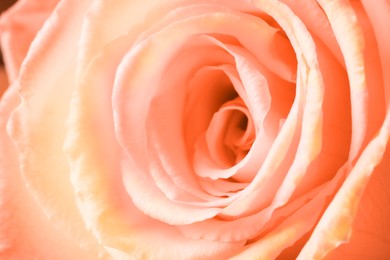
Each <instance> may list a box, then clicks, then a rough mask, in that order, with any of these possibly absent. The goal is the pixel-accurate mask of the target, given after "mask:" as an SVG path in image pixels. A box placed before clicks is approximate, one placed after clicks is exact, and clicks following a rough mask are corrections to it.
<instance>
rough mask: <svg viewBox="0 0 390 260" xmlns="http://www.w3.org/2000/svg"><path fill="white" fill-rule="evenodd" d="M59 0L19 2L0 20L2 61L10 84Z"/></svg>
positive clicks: (24, 0) (27, 0) (25, 0)
mask: <svg viewBox="0 0 390 260" xmlns="http://www.w3.org/2000/svg"><path fill="white" fill-rule="evenodd" d="M58 2H59V0H42V1H32V0H19V1H17V3H16V4H15V5H13V6H12V7H11V8H10V9H9V10H7V11H6V12H5V13H4V14H2V16H1V19H0V34H1V37H0V39H1V45H2V48H3V50H4V53H3V55H4V56H3V59H4V60H5V64H6V69H7V73H8V77H9V80H10V82H13V81H14V80H15V79H16V77H17V76H18V74H19V69H20V66H21V64H22V61H23V60H24V58H25V57H26V54H27V51H28V48H29V47H30V44H31V42H32V40H33V39H34V38H35V36H36V34H37V32H38V30H39V29H41V27H42V25H43V23H44V22H45V21H46V19H47V18H48V17H49V15H50V13H51V12H52V11H53V9H54V7H55V6H56V5H57V3H58Z"/></svg>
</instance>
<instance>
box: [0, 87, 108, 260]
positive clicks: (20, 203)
mask: <svg viewBox="0 0 390 260" xmlns="http://www.w3.org/2000/svg"><path fill="white" fill-rule="evenodd" d="M15 90H16V88H12V89H10V90H9V91H7V93H6V94H5V95H4V96H3V97H2V100H1V105H0V129H1V135H0V147H1V149H0V164H1V166H2V167H1V169H0V197H1V201H0V230H1V232H0V257H1V258H2V259H28V258H32V257H33V258H39V259H43V258H49V259H61V258H69V259H71V258H74V256H77V257H82V258H83V259H96V257H97V256H100V257H101V258H103V257H104V255H103V254H101V255H99V253H98V252H99V249H98V246H97V245H95V246H94V247H91V244H90V242H89V241H88V236H86V235H85V234H82V232H80V231H81V230H74V232H77V233H73V232H72V233H71V234H69V233H68V234H64V233H63V232H62V231H63V230H59V229H57V226H56V225H58V224H59V223H58V222H57V223H52V222H51V219H49V218H47V216H46V215H44V214H43V211H42V208H41V206H40V205H38V204H37V203H36V201H35V200H34V198H33V197H32V196H31V193H30V189H29V187H28V186H27V187H26V185H25V183H24V179H23V178H22V176H21V175H20V169H19V168H20V165H19V160H18V152H17V150H16V149H15V147H14V145H13V144H12V142H11V140H10V138H9V137H8V136H7V135H6V129H5V128H6V122H7V120H8V117H9V114H10V113H11V112H12V110H13V109H14V107H15V106H16V105H18V104H19V98H18V96H17V93H16V91H15ZM62 228H64V227H62ZM75 237H77V241H75Z"/></svg>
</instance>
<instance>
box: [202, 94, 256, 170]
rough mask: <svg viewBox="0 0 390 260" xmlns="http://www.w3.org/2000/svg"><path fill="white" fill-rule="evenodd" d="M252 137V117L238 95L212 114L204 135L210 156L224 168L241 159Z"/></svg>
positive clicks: (253, 131)
mask: <svg viewBox="0 0 390 260" xmlns="http://www.w3.org/2000/svg"><path fill="white" fill-rule="evenodd" d="M254 137H255V129H254V126H253V122H252V118H251V116H250V114H249V111H248V108H247V107H246V106H245V104H244V102H243V101H242V99H241V98H240V97H237V98H235V99H234V100H232V101H229V102H227V103H226V104H225V105H224V106H223V107H222V108H221V109H220V110H219V111H218V112H217V113H215V114H214V116H213V118H212V120H211V123H210V126H209V128H208V130H207V132H206V136H205V138H206V143H207V147H208V150H209V152H210V156H211V157H212V158H213V160H214V161H215V162H216V163H217V164H218V165H220V166H221V167H225V168H228V167H231V166H233V165H235V164H237V162H239V161H241V159H242V158H243V157H244V156H245V155H246V154H247V153H248V151H249V149H250V147H251V145H252V143H253V140H254Z"/></svg>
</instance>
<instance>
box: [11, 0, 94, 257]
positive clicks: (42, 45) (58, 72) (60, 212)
mask: <svg viewBox="0 0 390 260" xmlns="http://www.w3.org/2000/svg"><path fill="white" fill-rule="evenodd" d="M88 7H89V1H77V0H66V1H63V2H61V4H59V5H58V6H57V9H56V10H55V12H54V13H53V14H52V15H51V16H50V18H49V20H48V21H47V22H46V24H45V26H44V28H43V29H42V31H41V33H40V34H39V35H38V37H37V38H35V40H34V42H33V43H32V45H31V48H30V50H29V53H28V54H27V57H26V60H25V63H24V64H25V65H24V66H23V68H22V70H21V73H20V77H19V79H18V84H19V85H18V87H20V93H19V94H20V96H21V97H22V102H21V104H20V105H19V106H18V107H17V109H16V110H15V111H14V113H13V116H12V117H11V120H10V124H9V131H10V134H11V138H12V140H13V141H14V143H15V145H16V147H17V150H18V152H19V159H20V162H19V164H20V167H21V172H22V176H23V178H24V180H25V181H26V183H27V186H28V188H29V190H30V191H31V193H32V195H33V197H34V198H35V199H37V201H38V203H39V204H40V206H41V207H42V209H43V211H44V213H45V214H46V215H47V216H48V217H49V218H50V219H51V220H52V221H53V223H55V225H56V226H57V227H58V228H60V229H61V231H63V232H64V233H65V234H68V235H70V236H72V238H73V239H74V240H75V241H77V243H79V244H80V245H82V246H83V247H85V248H87V249H88V250H90V251H91V252H95V253H96V255H97V254H98V252H99V250H100V249H99V246H98V245H97V243H96V241H95V239H94V238H92V237H91V235H90V234H89V233H88V231H87V230H86V227H85V224H84V223H83V221H82V219H81V216H80V213H79V210H78V208H77V206H76V203H75V198H74V192H73V189H72V186H71V184H70V181H69V167H68V164H67V160H66V157H65V155H64V154H63V152H62V145H63V142H64V132H65V129H64V121H65V117H66V114H67V112H68V106H69V100H70V95H71V92H72V89H73V79H74V73H72V72H71V71H72V70H74V69H73V68H75V66H76V59H75V56H76V55H75V53H76V50H77V39H78V38H79V37H80V36H79V35H80V27H81V26H80V24H81V21H82V19H83V17H84V14H85V11H86V9H87V8H88ZM64 50H67V51H68V53H67V54H66V55H64Z"/></svg>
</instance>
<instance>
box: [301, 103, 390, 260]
mask: <svg viewBox="0 0 390 260" xmlns="http://www.w3.org/2000/svg"><path fill="white" fill-rule="evenodd" d="M388 112H390V111H389V110H388ZM389 139H390V113H388V114H387V117H386V119H385V122H384V123H383V125H382V128H381V130H380V132H379V133H378V135H377V136H376V137H375V138H374V139H373V140H372V141H371V142H370V143H369V145H368V146H367V148H365V150H364V151H363V153H362V155H361V156H360V157H359V159H358V161H357V162H356V164H355V166H354V167H353V169H352V171H351V172H350V173H349V175H348V177H347V179H346V180H345V181H344V183H343V185H342V187H341V188H340V189H339V190H338V192H337V194H336V196H335V198H334V199H333V200H332V202H331V204H330V205H329V206H328V208H327V209H326V211H325V213H324V214H323V216H322V217H321V220H320V222H319V223H318V225H317V226H316V228H315V230H314V232H313V234H312V236H311V237H310V239H309V241H308V242H307V244H306V245H305V247H304V248H303V250H302V251H301V253H300V255H299V257H298V259H308V258H310V259H318V258H323V257H325V256H326V255H327V254H328V253H329V252H330V251H331V250H333V249H334V248H336V247H337V246H339V245H340V244H342V243H345V242H347V241H348V240H349V239H350V237H351V235H352V233H353V231H354V230H353V228H352V227H353V223H354V221H355V216H356V214H357V212H358V208H359V205H360V201H361V199H362V196H363V194H364V191H365V188H366V186H367V185H368V183H369V181H370V179H371V178H372V175H373V174H374V173H375V171H374V169H375V168H376V167H378V165H379V164H380V162H381V161H382V160H383V156H384V155H385V151H386V149H387V147H388V145H389ZM387 172H388V171H386V170H385V171H384V172H383V173H387ZM383 173H382V174H383ZM378 174H381V172H378ZM329 227H332V228H329ZM376 232H378V231H376Z"/></svg>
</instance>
